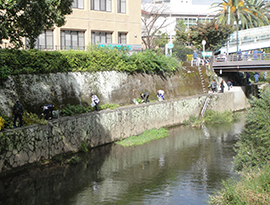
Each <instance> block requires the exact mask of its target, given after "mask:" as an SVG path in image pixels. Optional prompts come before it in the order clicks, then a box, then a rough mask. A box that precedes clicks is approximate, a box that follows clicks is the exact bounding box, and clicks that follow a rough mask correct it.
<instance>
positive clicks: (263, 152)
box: [234, 87, 270, 170]
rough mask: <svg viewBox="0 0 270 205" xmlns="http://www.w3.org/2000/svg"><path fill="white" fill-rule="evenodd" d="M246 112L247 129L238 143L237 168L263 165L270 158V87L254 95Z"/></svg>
mask: <svg viewBox="0 0 270 205" xmlns="http://www.w3.org/2000/svg"><path fill="white" fill-rule="evenodd" d="M250 103H251V108H250V109H248V111H247V114H246V125H245V130H244V132H243V133H242V134H241V136H240V139H239V141H238V142H237V144H236V152H237V155H236V157H235V160H234V164H235V169H236V170H243V169H244V168H249V167H253V166H263V165H264V164H266V163H267V162H268V161H269V160H270V154H269V145H270V88H269V87H267V88H265V90H264V91H263V92H262V93H261V94H260V98H255V97H253V98H252V100H251V101H250Z"/></svg>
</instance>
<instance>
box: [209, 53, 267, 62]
mask: <svg viewBox="0 0 270 205" xmlns="http://www.w3.org/2000/svg"><path fill="white" fill-rule="evenodd" d="M258 60H259V61H262V60H270V53H257V54H253V53H252V54H251V53H249V54H246V53H242V54H234V55H219V56H215V57H214V62H229V61H258Z"/></svg>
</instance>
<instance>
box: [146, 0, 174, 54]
mask: <svg viewBox="0 0 270 205" xmlns="http://www.w3.org/2000/svg"><path fill="white" fill-rule="evenodd" d="M167 10H168V7H167V6H166V5H164V4H143V6H142V17H141V20H142V41H143V44H144V45H145V47H146V49H153V48H155V47H156V44H155V41H154V39H155V38H156V37H157V35H158V34H159V32H160V33H165V32H161V30H162V29H163V28H165V27H167V26H168V25H169V23H168V17H169V13H168V12H167Z"/></svg>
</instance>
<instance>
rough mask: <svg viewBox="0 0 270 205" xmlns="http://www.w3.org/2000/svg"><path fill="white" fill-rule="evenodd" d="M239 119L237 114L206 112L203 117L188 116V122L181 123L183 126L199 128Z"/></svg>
mask: <svg viewBox="0 0 270 205" xmlns="http://www.w3.org/2000/svg"><path fill="white" fill-rule="evenodd" d="M238 118H239V114H237V113H233V112H229V111H226V112H223V113H220V112H217V111H213V110H206V112H205V114H204V117H203V118H202V117H201V116H197V117H196V116H194V115H192V116H190V117H189V120H188V121H187V120H185V121H184V122H183V124H184V125H189V126H192V127H200V126H202V125H203V124H204V123H205V124H223V123H228V122H234V121H236V120H237V119H238Z"/></svg>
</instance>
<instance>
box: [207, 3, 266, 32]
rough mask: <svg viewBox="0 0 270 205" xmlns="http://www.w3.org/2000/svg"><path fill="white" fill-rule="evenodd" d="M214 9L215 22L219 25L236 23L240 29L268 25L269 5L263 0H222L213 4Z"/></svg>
mask: <svg viewBox="0 0 270 205" xmlns="http://www.w3.org/2000/svg"><path fill="white" fill-rule="evenodd" d="M212 8H216V9H217V10H216V11H217V14H216V16H215V20H216V21H217V22H218V23H221V24H227V23H228V19H229V23H230V24H233V23H234V21H235V22H236V26H237V27H238V26H239V23H240V21H241V27H242V28H253V27H258V26H264V25H268V24H269V21H268V20H269V5H266V3H265V1H264V0H223V2H222V3H213V4H212Z"/></svg>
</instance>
